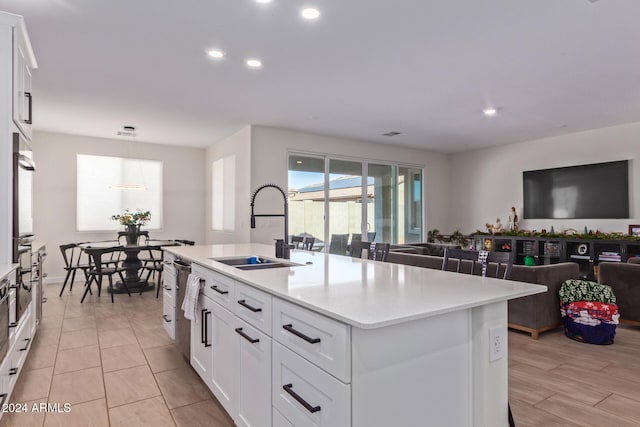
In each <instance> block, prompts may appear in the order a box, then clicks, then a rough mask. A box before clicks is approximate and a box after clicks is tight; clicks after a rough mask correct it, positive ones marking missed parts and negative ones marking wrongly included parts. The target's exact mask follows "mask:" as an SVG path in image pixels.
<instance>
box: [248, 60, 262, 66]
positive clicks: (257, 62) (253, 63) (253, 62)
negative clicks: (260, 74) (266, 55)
mask: <svg viewBox="0 0 640 427" xmlns="http://www.w3.org/2000/svg"><path fill="white" fill-rule="evenodd" d="M247 66H248V67H251V68H260V67H262V61H260V60H258V59H247Z"/></svg>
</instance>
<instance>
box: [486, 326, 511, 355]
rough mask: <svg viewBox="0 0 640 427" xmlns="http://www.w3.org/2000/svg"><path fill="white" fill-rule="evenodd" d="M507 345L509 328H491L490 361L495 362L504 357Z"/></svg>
mask: <svg viewBox="0 0 640 427" xmlns="http://www.w3.org/2000/svg"><path fill="white" fill-rule="evenodd" d="M506 346H507V328H505V327H504V326H494V327H493V328H489V362H495V361H496V360H500V359H502V358H503V357H504V355H505V351H506Z"/></svg>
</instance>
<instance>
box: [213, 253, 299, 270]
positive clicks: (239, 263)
mask: <svg viewBox="0 0 640 427" xmlns="http://www.w3.org/2000/svg"><path fill="white" fill-rule="evenodd" d="M209 259H210V260H213V261H217V262H221V263H222V264H226V265H228V266H231V267H235V268H237V269H239V270H266V269H269V268H282V267H295V266H298V265H302V264H296V263H293V262H289V261H280V260H274V259H269V258H264V257H251V256H241V257H214V258H209ZM252 261H253V262H252Z"/></svg>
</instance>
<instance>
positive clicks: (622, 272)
mask: <svg viewBox="0 0 640 427" xmlns="http://www.w3.org/2000/svg"><path fill="white" fill-rule="evenodd" d="M598 282H599V283H602V284H603V285H609V286H611V288H612V289H613V293H614V294H615V296H616V300H617V304H618V312H619V313H620V321H621V322H624V323H631V324H635V325H638V326H640V264H637V263H634V262H628V263H622V262H601V263H600V264H598Z"/></svg>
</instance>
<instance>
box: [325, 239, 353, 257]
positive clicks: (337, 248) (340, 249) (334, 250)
mask: <svg viewBox="0 0 640 427" xmlns="http://www.w3.org/2000/svg"><path fill="white" fill-rule="evenodd" d="M348 241H349V235H348V234H332V235H331V240H330V241H329V253H330V254H337V255H346V254H347V242H348Z"/></svg>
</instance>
